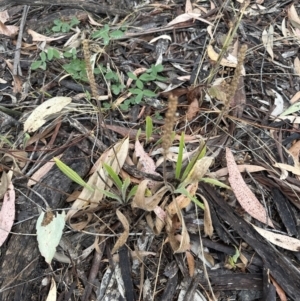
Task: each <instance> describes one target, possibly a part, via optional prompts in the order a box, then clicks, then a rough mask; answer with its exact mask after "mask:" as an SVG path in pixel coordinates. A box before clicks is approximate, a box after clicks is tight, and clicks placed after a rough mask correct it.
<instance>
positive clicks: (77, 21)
mask: <svg viewBox="0 0 300 301" xmlns="http://www.w3.org/2000/svg"><path fill="white" fill-rule="evenodd" d="M77 24H80V21H79V20H78V19H77V18H76V17H73V18H72V20H71V22H70V25H71V26H74V25H77Z"/></svg>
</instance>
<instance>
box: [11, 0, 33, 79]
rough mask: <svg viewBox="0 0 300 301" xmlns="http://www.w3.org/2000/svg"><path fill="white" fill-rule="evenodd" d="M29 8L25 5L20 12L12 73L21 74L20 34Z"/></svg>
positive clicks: (21, 34)
mask: <svg viewBox="0 0 300 301" xmlns="http://www.w3.org/2000/svg"><path fill="white" fill-rule="evenodd" d="M29 8H30V6H27V5H25V6H24V10H23V14H22V19H21V24H20V30H19V35H18V40H17V45H16V51H15V58H14V67H13V75H20V76H22V70H21V66H20V56H21V47H22V36H23V30H24V27H25V22H26V18H27V14H28V11H29Z"/></svg>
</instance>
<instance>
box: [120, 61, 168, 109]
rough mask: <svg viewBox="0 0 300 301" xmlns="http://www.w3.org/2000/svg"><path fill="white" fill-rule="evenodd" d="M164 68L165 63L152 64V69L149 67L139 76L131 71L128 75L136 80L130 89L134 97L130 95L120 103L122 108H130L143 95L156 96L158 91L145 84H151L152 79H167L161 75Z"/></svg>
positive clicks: (139, 100)
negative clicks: (145, 87)
mask: <svg viewBox="0 0 300 301" xmlns="http://www.w3.org/2000/svg"><path fill="white" fill-rule="evenodd" d="M163 70H164V67H163V65H161V64H159V65H156V66H155V65H152V66H151V68H150V69H148V70H147V71H146V72H145V73H143V74H142V75H140V76H139V77H137V76H136V75H135V74H134V73H132V72H129V73H128V74H127V75H128V77H129V78H131V79H132V80H133V81H134V84H133V85H134V87H133V88H130V89H128V91H129V92H130V93H132V94H133V97H130V98H128V99H126V100H125V101H124V103H122V104H121V105H120V108H121V109H122V110H128V108H129V106H130V105H134V104H139V103H140V102H141V101H142V99H143V97H145V96H146V97H154V96H156V93H155V92H153V91H151V90H149V89H144V86H145V85H146V84H149V83H150V82H152V81H155V80H157V81H166V78H165V77H163V76H161V75H159V74H158V73H160V72H162V71H163Z"/></svg>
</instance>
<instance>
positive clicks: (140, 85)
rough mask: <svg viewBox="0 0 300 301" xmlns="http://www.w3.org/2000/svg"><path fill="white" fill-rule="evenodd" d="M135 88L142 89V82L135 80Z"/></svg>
mask: <svg viewBox="0 0 300 301" xmlns="http://www.w3.org/2000/svg"><path fill="white" fill-rule="evenodd" d="M136 86H137V87H138V88H139V89H141V90H142V89H144V84H143V82H142V81H141V80H139V79H138V80H137V81H136Z"/></svg>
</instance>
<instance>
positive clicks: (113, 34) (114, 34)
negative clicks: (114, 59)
mask: <svg viewBox="0 0 300 301" xmlns="http://www.w3.org/2000/svg"><path fill="white" fill-rule="evenodd" d="M123 36H124V32H123V31H121V30H114V31H112V32H111V33H110V37H111V38H113V39H119V38H122V37H123Z"/></svg>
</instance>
